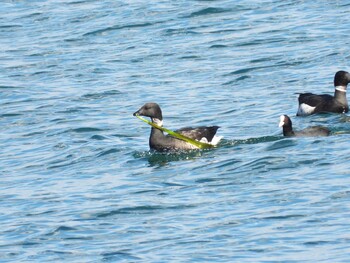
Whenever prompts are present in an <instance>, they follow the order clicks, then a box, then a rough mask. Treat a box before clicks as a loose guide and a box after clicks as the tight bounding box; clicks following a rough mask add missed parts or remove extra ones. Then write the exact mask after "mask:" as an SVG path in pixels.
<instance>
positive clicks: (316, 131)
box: [278, 115, 330, 137]
mask: <svg viewBox="0 0 350 263" xmlns="http://www.w3.org/2000/svg"><path fill="white" fill-rule="evenodd" d="M278 126H279V127H283V135H284V136H288V137H292V136H296V137H307V136H311V137H312V136H328V135H329V133H330V131H329V129H328V128H326V127H323V126H312V127H309V128H306V129H304V130H301V131H293V127H292V121H291V119H290V118H289V117H288V116H287V115H281V117H280V123H279V125H278Z"/></svg>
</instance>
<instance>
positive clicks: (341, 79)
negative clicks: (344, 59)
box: [297, 71, 350, 116]
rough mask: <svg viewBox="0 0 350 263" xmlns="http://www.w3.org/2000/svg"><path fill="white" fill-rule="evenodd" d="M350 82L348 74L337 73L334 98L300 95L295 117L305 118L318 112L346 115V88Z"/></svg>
mask: <svg viewBox="0 0 350 263" xmlns="http://www.w3.org/2000/svg"><path fill="white" fill-rule="evenodd" d="M349 82H350V74H349V73H348V72H346V71H338V72H337V73H336V74H335V76H334V87H335V92H334V96H331V95H315V94H312V93H302V94H300V95H299V99H298V100H299V108H298V112H297V116H306V115H311V114H314V113H318V112H335V113H346V112H348V111H349V105H348V101H347V99H346V88H347V85H348V84H349Z"/></svg>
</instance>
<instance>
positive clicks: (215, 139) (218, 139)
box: [210, 135, 224, 145]
mask: <svg viewBox="0 0 350 263" xmlns="http://www.w3.org/2000/svg"><path fill="white" fill-rule="evenodd" d="M222 138H224V136H216V135H214V137H213V139H212V140H211V142H210V144H211V145H218V143H219V142H220V141H221V139H222Z"/></svg>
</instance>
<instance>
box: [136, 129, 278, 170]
mask: <svg viewBox="0 0 350 263" xmlns="http://www.w3.org/2000/svg"><path fill="white" fill-rule="evenodd" d="M283 138H284V137H283V136H263V137H257V138H248V139H241V140H222V141H221V142H220V144H219V145H218V146H217V147H215V148H213V149H206V150H200V149H198V150H189V151H172V152H165V153H160V152H156V151H144V152H134V153H133V157H134V158H135V159H141V160H146V161H148V163H149V165H150V166H165V165H167V164H169V163H170V162H175V161H190V160H195V159H197V158H200V157H203V156H207V155H209V154H211V152H214V151H215V150H216V149H219V148H222V147H224V148H230V147H235V146H238V145H245V144H258V143H266V142H273V141H278V140H281V139H283Z"/></svg>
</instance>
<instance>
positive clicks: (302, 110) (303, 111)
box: [297, 103, 316, 116]
mask: <svg viewBox="0 0 350 263" xmlns="http://www.w3.org/2000/svg"><path fill="white" fill-rule="evenodd" d="M315 108H316V107H312V106H310V105H307V104H305V103H302V104H300V105H299V109H298V113H297V115H299V116H306V115H310V114H312V113H313V112H314V110H315Z"/></svg>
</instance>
